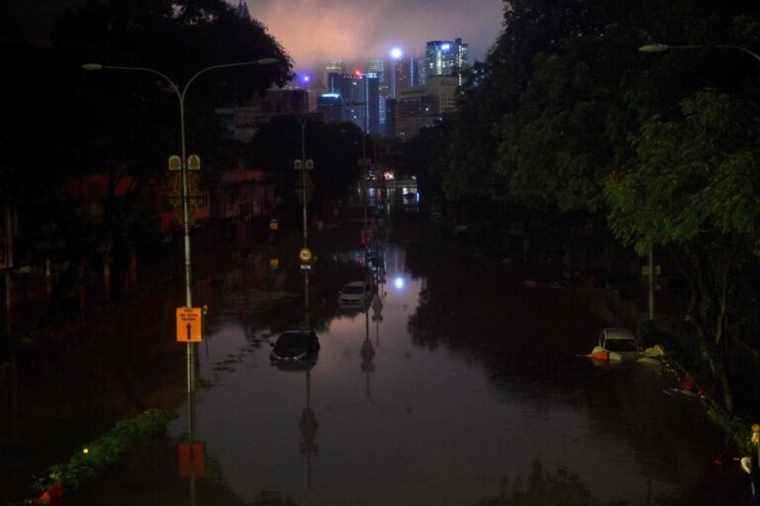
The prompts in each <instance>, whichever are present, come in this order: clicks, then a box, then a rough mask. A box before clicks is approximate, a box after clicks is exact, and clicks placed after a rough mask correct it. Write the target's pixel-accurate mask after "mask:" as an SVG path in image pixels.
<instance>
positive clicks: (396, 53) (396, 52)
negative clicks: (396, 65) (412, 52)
mask: <svg viewBox="0 0 760 506" xmlns="http://www.w3.org/2000/svg"><path fill="white" fill-rule="evenodd" d="M402 56H404V52H403V51H402V50H401V48H400V47H394V48H393V49H391V58H393V59H394V60H398V59H400V58H401V57H402Z"/></svg>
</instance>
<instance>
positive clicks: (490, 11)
mask: <svg viewBox="0 0 760 506" xmlns="http://www.w3.org/2000/svg"><path fill="white" fill-rule="evenodd" d="M503 5H504V3H503V0H248V8H249V10H250V12H251V15H252V16H253V17H254V18H256V19H258V20H259V21H261V22H262V23H264V24H265V25H266V26H267V27H268V29H269V32H270V33H271V34H272V35H273V36H274V37H275V38H276V39H277V40H278V41H279V42H280V44H282V45H283V47H284V48H285V50H286V51H287V52H288V53H289V54H290V55H291V56H292V57H293V59H294V60H295V63H296V65H297V66H298V67H309V66H314V65H316V64H318V63H322V62H325V61H329V60H336V59H338V60H347V61H363V60H367V59H369V58H372V57H382V56H385V55H386V54H387V53H388V50H389V49H390V48H391V47H392V46H394V45H399V46H401V47H403V48H404V49H405V50H406V52H407V53H417V54H421V53H422V51H423V49H424V46H425V42H426V41H428V40H436V39H453V38H455V37H461V38H462V39H464V41H465V42H467V43H469V44H470V50H471V53H472V57H473V58H476V59H482V58H483V56H484V54H485V52H486V50H487V49H488V48H489V47H490V46H491V44H493V42H494V41H495V39H496V37H497V36H498V33H499V31H500V29H501V22H502V9H503Z"/></svg>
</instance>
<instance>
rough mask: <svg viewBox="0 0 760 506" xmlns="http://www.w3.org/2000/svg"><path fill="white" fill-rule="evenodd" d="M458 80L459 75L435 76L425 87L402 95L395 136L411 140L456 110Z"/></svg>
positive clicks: (397, 111) (395, 117)
mask: <svg viewBox="0 0 760 506" xmlns="http://www.w3.org/2000/svg"><path fill="white" fill-rule="evenodd" d="M457 81H458V79H457V77H456V76H433V77H432V78H430V79H428V81H427V83H426V84H425V86H419V87H416V88H411V89H409V90H406V91H404V92H403V93H401V94H400V95H399V97H398V99H396V101H395V110H394V130H393V135H394V136H396V137H400V138H401V139H409V138H411V137H414V136H415V135H417V134H418V133H419V131H420V130H421V129H422V128H426V127H432V126H435V125H436V124H438V123H440V122H441V120H442V119H443V117H444V116H445V115H446V114H449V113H451V112H453V111H454V110H456V105H457V104H456V97H457V87H458V85H457Z"/></svg>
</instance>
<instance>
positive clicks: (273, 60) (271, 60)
mask: <svg viewBox="0 0 760 506" xmlns="http://www.w3.org/2000/svg"><path fill="white" fill-rule="evenodd" d="M274 63H280V60H278V59H277V58H259V59H258V60H256V64H257V65H272V64H274Z"/></svg>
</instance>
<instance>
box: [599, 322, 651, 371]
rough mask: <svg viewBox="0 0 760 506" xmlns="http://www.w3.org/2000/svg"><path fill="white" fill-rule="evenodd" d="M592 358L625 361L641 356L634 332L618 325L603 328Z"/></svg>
mask: <svg viewBox="0 0 760 506" xmlns="http://www.w3.org/2000/svg"><path fill="white" fill-rule="evenodd" d="M591 356H592V358H596V359H598V360H609V361H610V362H627V361H631V360H636V359H638V358H639V357H641V346H639V341H638V340H637V339H636V336H635V335H634V333H633V332H632V331H630V330H628V329H624V328H620V327H607V328H603V329H602V331H601V332H600V333H599V341H598V343H597V345H596V346H595V347H594V349H593V351H592V352H591Z"/></svg>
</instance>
